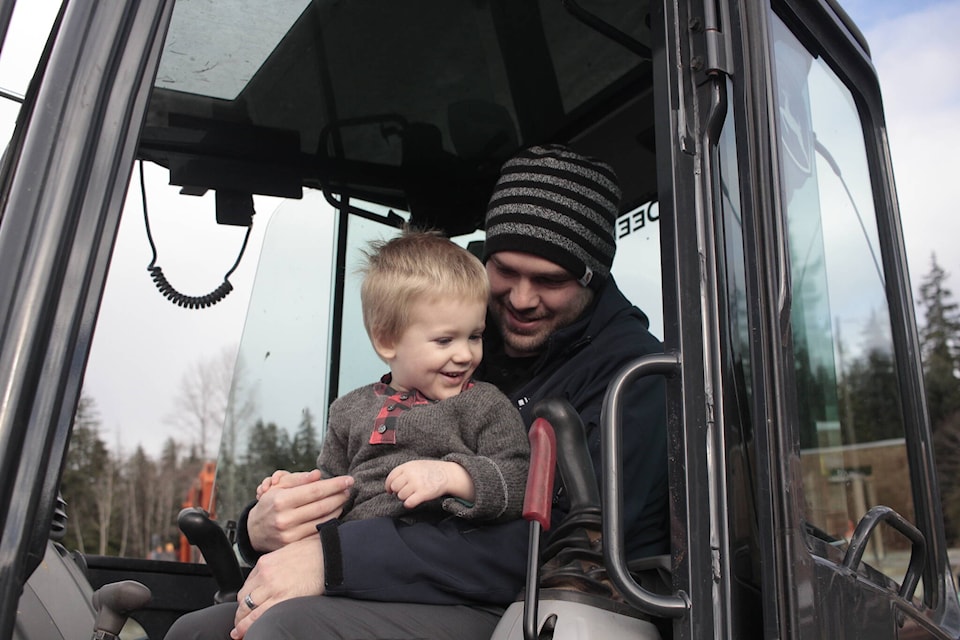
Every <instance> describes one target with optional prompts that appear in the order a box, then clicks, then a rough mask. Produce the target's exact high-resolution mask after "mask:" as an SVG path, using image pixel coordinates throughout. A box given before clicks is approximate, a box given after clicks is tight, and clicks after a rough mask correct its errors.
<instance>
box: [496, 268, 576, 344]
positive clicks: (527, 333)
mask: <svg viewBox="0 0 960 640" xmlns="http://www.w3.org/2000/svg"><path fill="white" fill-rule="evenodd" d="M487 277H488V278H489V279H490V305H489V308H490V312H491V315H492V316H493V319H494V322H496V324H497V327H498V328H499V329H500V333H501V334H503V342H504V346H505V348H506V352H507V355H509V356H513V357H521V356H531V355H536V354H538V353H540V352H541V351H542V350H543V348H544V346H545V345H546V343H547V338H548V337H550V334H552V333H553V332H554V331H556V330H557V329H561V328H563V327H566V326H568V325H570V324H572V323H573V322H574V321H575V320H576V319H577V318H579V317H580V314H581V313H583V310H584V309H586V308H587V306H588V305H589V304H590V301H591V300H592V299H593V292H592V291H591V290H590V289H588V288H587V287H584V286H582V285H581V284H580V283H579V282H577V280H576V278H574V277H573V275H572V274H571V273H570V272H569V271H567V270H566V269H564V268H563V267H561V266H558V265H556V264H554V263H553V262H550V261H549V260H545V259H543V258H539V257H537V256H534V255H531V254H529V253H520V252H518V251H498V252H497V253H495V254H493V255H492V256H490V257H489V258H488V259H487Z"/></svg>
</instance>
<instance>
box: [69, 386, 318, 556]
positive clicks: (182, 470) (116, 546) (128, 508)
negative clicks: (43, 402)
mask: <svg viewBox="0 0 960 640" xmlns="http://www.w3.org/2000/svg"><path fill="white" fill-rule="evenodd" d="M100 427H101V425H100V420H99V417H98V415H97V409H96V402H95V400H94V399H93V398H91V397H89V396H87V395H83V396H82V397H81V399H80V403H79V405H78V408H77V414H76V417H75V420H74V428H73V435H72V436H71V442H70V450H69V452H68V454H67V460H66V464H65V467H64V471H63V475H62V477H61V483H60V493H61V496H62V497H63V499H64V501H65V502H66V505H67V506H66V512H67V530H66V535H65V537H64V540H63V542H64V544H65V545H66V546H67V547H69V548H71V549H76V550H78V551H81V552H83V553H91V554H100V555H114V556H124V557H137V558H147V557H151V556H152V552H154V551H157V550H158V548H159V549H162V548H164V547H166V546H167V545H168V544H172V545H173V547H174V548H176V547H177V545H178V544H179V539H180V532H179V529H178V528H177V523H176V518H177V514H178V513H179V512H180V510H181V509H182V508H183V506H184V500H185V498H186V497H187V495H188V493H189V492H190V490H191V487H192V486H193V485H194V484H195V483H196V482H197V481H198V475H199V474H200V472H201V470H202V469H203V466H204V463H205V462H206V459H205V457H204V456H202V455H201V454H200V452H199V447H198V446H196V445H192V446H185V445H183V444H181V443H179V442H177V441H176V440H174V439H173V438H170V439H168V440H167V441H166V443H165V444H164V446H163V449H162V452H161V453H160V455H159V457H153V456H151V455H149V454H148V453H147V452H145V451H144V450H143V448H142V447H137V448H136V449H135V450H134V451H133V453H132V454H130V455H123V454H122V453H115V452H111V451H110V450H109V448H108V447H107V444H106V443H105V442H104V441H103V439H102V438H101V435H100ZM236 429H237V431H239V432H240V433H239V434H238V437H237V438H235V441H238V442H242V445H241V447H240V449H241V452H240V454H239V455H238V454H237V452H236V451H233V452H226V454H227V455H221V461H220V467H219V468H218V469H217V492H218V493H217V494H216V496H217V508H216V512H217V515H218V518H219V519H221V520H227V519H233V518H235V517H236V516H237V515H238V513H239V510H240V509H241V508H242V507H243V506H244V505H245V504H246V503H247V502H248V501H249V500H251V499H252V498H253V497H254V495H255V490H256V486H257V484H259V482H260V481H261V480H262V479H263V478H264V477H266V476H267V475H270V474H271V473H272V472H273V471H274V470H276V469H290V470H294V469H311V468H313V466H314V465H315V463H316V456H317V453H318V451H319V448H320V443H319V435H318V430H317V428H316V425H315V424H314V417H313V415H312V414H311V412H310V411H309V410H304V412H303V416H302V419H301V421H300V424H299V425H298V427H297V429H296V430H295V432H294V435H293V437H291V436H290V435H289V434H288V432H287V430H286V429H283V428H281V427H278V426H277V425H276V424H274V423H272V422H271V423H266V424H265V423H264V422H263V421H262V420H257V421H255V422H254V423H253V425H252V426H251V425H237V426H236Z"/></svg>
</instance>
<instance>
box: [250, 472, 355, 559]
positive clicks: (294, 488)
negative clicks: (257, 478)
mask: <svg viewBox="0 0 960 640" xmlns="http://www.w3.org/2000/svg"><path fill="white" fill-rule="evenodd" d="M274 475H276V474H274ZM272 477H273V476H271V478H272ZM352 486H353V478H351V477H350V476H338V477H336V478H326V479H322V478H321V477H320V471H319V470H317V469H314V470H313V471H310V472H300V473H286V472H284V473H283V474H281V475H280V477H278V478H277V482H276V484H273V483H272V482H271V486H270V490H269V491H267V492H266V493H264V494H262V497H261V498H260V500H259V501H258V502H257V504H256V505H254V507H253V508H252V509H251V510H250V513H249V514H248V516H247V533H248V535H249V536H250V543H251V544H252V545H253V547H254V549H256V550H258V551H261V552H269V551H275V550H277V549H279V548H280V547H282V546H284V545H287V544H290V543H292V542H296V541H298V540H303V539H304V538H310V537H314V536H316V535H317V525H318V524H320V523H321V522H326V521H327V520H330V519H332V518H336V517H337V516H339V515H340V513H341V511H342V510H343V505H344V504H345V503H346V501H347V500H348V499H349V498H350V487H352ZM318 544H319V543H318Z"/></svg>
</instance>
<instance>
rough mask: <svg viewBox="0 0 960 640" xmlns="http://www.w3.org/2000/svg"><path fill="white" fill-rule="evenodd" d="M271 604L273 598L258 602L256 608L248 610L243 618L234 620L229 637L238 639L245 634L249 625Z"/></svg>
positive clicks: (272, 603)
mask: <svg viewBox="0 0 960 640" xmlns="http://www.w3.org/2000/svg"><path fill="white" fill-rule="evenodd" d="M273 605H274V602H273V600H267V601H266V602H264V603H263V604H258V605H257V608H256V609H254V610H253V611H251V612H249V613H248V614H247V615H245V616H244V617H243V618H241V619H239V620H237V621H235V622H234V625H235V626H234V627H233V630H231V631H230V637H231V638H233V639H234V640H240V638H242V637H243V636H245V635H246V634H247V631H248V630H249V629H250V625H252V624H253V623H254V622H256V621H257V619H258V618H260V616H261V615H263V612H264V611H266V610H267V609H269V608H270V607H272V606H273ZM240 608H241V609H244V608H246V607H240Z"/></svg>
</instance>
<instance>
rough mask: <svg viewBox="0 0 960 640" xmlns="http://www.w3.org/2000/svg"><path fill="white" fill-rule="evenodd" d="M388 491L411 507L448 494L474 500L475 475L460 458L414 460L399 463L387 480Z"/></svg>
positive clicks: (470, 500)
mask: <svg viewBox="0 0 960 640" xmlns="http://www.w3.org/2000/svg"><path fill="white" fill-rule="evenodd" d="M384 488H385V489H386V491H387V493H392V494H394V495H396V496H397V498H398V499H400V500H402V501H403V506H404V507H406V508H407V509H413V508H414V507H416V506H418V505H421V504H423V503H424V502H429V501H430V500H435V499H437V498H440V497H444V496H452V497H455V498H460V499H461V500H465V501H466V502H473V500H474V497H475V490H474V485H473V478H471V477H470V474H469V473H467V470H466V469H464V468H463V467H461V466H460V465H459V464H457V463H456V462H446V461H443V460H411V461H410V462H404V463H403V464H401V465H397V466H396V467H394V468H393V470H392V471H391V472H390V473H389V475H387V480H386V482H385V483H384Z"/></svg>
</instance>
